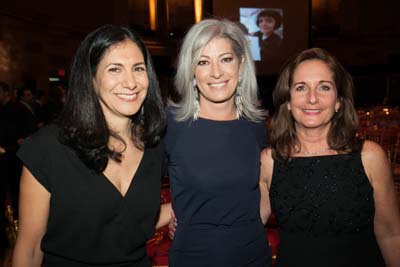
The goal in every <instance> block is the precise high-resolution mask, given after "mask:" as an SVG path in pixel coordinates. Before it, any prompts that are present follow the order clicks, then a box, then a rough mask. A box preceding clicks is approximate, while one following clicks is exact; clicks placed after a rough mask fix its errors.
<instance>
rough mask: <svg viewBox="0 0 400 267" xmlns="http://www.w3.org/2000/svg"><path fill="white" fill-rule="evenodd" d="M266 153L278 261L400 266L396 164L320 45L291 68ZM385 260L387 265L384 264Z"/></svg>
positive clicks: (347, 79)
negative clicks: (371, 133) (371, 136)
mask: <svg viewBox="0 0 400 267" xmlns="http://www.w3.org/2000/svg"><path fill="white" fill-rule="evenodd" d="M273 100H274V104H275V107H276V113H275V114H274V116H273V118H272V122H271V136H270V142H271V143H270V145H271V146H270V148H268V149H266V150H264V151H263V152H262V153H261V164H262V166H261V178H260V188H261V195H262V202H261V206H262V210H263V212H262V217H263V219H264V220H266V219H267V218H268V216H269V214H270V212H271V209H272V212H273V213H274V215H275V216H276V219H277V223H278V227H279V239H280V244H279V249H278V257H277V266H278V267H279V266H285V267H286V266H288V267H289V266H325V267H337V266H348V267H350V266H363V267H366V266H371V267H373V266H374V267H376V266H384V264H385V263H386V266H398V264H399V263H400V213H399V207H398V202H397V199H396V194H395V190H394V186H393V178H392V174H391V171H390V164H389V161H388V159H387V157H386V153H385V151H384V150H383V149H382V148H381V147H380V146H379V145H378V144H376V143H374V142H371V141H363V140H359V139H358V138H357V137H356V130H357V128H358V119H357V114H356V111H355V109H354V105H353V82H352V79H351V76H350V75H349V74H348V73H347V72H346V70H345V69H344V68H343V66H342V65H341V64H340V63H339V62H338V61H337V60H336V59H335V58H334V57H333V56H332V55H330V54H329V53H328V52H326V51H325V50H322V49H319V48H312V49H308V50H305V51H303V52H301V53H300V54H298V55H297V56H296V57H295V58H294V59H293V60H291V61H290V62H289V63H288V64H287V65H286V66H285V67H284V69H283V71H282V73H281V75H280V77H279V79H278V83H277V85H276V87H275V90H274V92H273ZM384 262H385V263H384Z"/></svg>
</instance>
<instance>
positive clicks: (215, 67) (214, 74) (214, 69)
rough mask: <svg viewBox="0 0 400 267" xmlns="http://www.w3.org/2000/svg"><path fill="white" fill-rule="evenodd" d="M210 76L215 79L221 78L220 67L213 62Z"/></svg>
mask: <svg viewBox="0 0 400 267" xmlns="http://www.w3.org/2000/svg"><path fill="white" fill-rule="evenodd" d="M211 76H212V77H213V78H216V79H218V78H220V77H221V76H222V70H221V67H220V66H219V64H218V63H217V62H214V63H212V64H211Z"/></svg>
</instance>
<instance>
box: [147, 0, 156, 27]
mask: <svg viewBox="0 0 400 267" xmlns="http://www.w3.org/2000/svg"><path fill="white" fill-rule="evenodd" d="M156 1H157V0H149V13H150V14H149V15H150V29H151V30H152V31H155V30H156V29H157V22H156V17H157V3H156Z"/></svg>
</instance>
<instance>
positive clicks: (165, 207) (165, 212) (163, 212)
mask: <svg viewBox="0 0 400 267" xmlns="http://www.w3.org/2000/svg"><path fill="white" fill-rule="evenodd" d="M172 214H173V211H172V206H171V203H165V204H162V205H161V209H160V214H159V217H158V221H157V224H156V229H159V228H161V227H163V226H165V225H167V224H168V223H169V222H170V221H171V220H172Z"/></svg>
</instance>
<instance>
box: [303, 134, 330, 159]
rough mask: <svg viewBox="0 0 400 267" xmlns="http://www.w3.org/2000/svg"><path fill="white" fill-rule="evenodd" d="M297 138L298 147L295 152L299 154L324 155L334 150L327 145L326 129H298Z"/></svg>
mask: <svg viewBox="0 0 400 267" xmlns="http://www.w3.org/2000/svg"><path fill="white" fill-rule="evenodd" d="M297 138H298V140H299V142H300V147H299V148H298V150H296V151H298V152H296V154H300V155H324V154H327V153H331V152H333V151H334V150H333V149H331V148H330V147H329V145H328V131H325V130H318V131H298V132H297Z"/></svg>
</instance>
